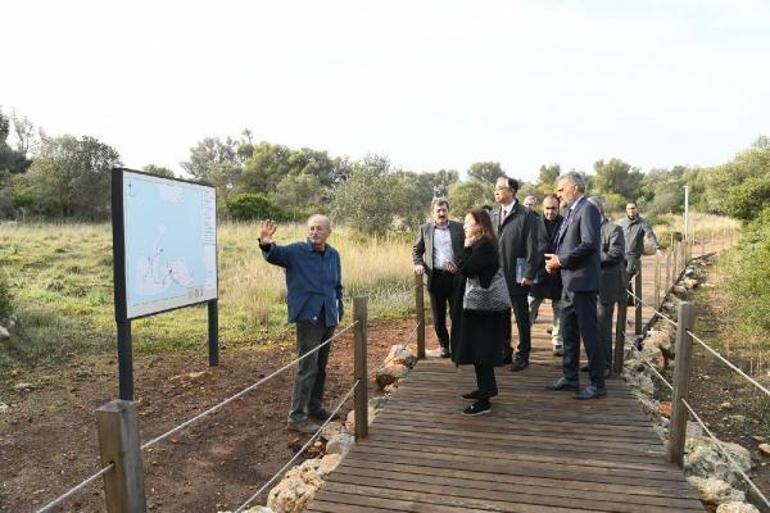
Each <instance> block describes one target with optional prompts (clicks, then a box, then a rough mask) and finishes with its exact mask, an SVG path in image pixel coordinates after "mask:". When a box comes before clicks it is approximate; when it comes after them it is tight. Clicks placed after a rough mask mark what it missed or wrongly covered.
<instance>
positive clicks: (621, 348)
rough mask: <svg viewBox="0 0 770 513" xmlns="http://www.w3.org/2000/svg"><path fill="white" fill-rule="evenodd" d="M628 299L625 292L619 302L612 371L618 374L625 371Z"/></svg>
mask: <svg viewBox="0 0 770 513" xmlns="http://www.w3.org/2000/svg"><path fill="white" fill-rule="evenodd" d="M627 300H628V297H627V294H623V300H622V301H620V302H619V303H618V318H617V320H616V321H615V354H614V355H613V358H612V373H613V374H614V375H616V376H619V375H620V373H621V372H623V358H624V356H625V354H626V353H625V349H626V316H627V314H628V301H627Z"/></svg>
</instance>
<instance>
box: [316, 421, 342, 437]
mask: <svg viewBox="0 0 770 513" xmlns="http://www.w3.org/2000/svg"><path fill="white" fill-rule="evenodd" d="M344 432H345V426H344V425H343V424H342V422H340V421H334V422H329V423H328V424H327V425H326V427H325V428H323V431H321V438H323V439H324V440H327V441H328V440H331V439H333V438H334V437H335V436H337V435H339V434H340V433H344Z"/></svg>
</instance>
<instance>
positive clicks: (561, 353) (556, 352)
mask: <svg viewBox="0 0 770 513" xmlns="http://www.w3.org/2000/svg"><path fill="white" fill-rule="evenodd" d="M553 355H554V356H564V349H562V348H561V347H555V348H554V349H553Z"/></svg>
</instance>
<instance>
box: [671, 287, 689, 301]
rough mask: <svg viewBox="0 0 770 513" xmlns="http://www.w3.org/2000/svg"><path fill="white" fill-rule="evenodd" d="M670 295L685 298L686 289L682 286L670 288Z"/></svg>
mask: <svg viewBox="0 0 770 513" xmlns="http://www.w3.org/2000/svg"><path fill="white" fill-rule="evenodd" d="M671 293H672V294H674V295H675V296H677V297H680V298H682V297H685V296H687V289H686V288H684V287H683V286H682V285H674V286H673V287H672V288H671Z"/></svg>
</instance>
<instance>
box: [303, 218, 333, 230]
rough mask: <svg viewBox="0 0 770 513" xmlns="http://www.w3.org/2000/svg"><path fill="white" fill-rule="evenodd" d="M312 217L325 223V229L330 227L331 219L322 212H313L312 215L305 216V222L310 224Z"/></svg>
mask: <svg viewBox="0 0 770 513" xmlns="http://www.w3.org/2000/svg"><path fill="white" fill-rule="evenodd" d="M313 219H318V220H319V221H321V222H322V223H324V224H325V225H326V229H327V230H331V229H332V220H331V219H329V218H328V217H327V216H325V215H323V214H313V215H312V216H310V217H308V218H307V224H308V225H310V223H311V222H312V221H313Z"/></svg>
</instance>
